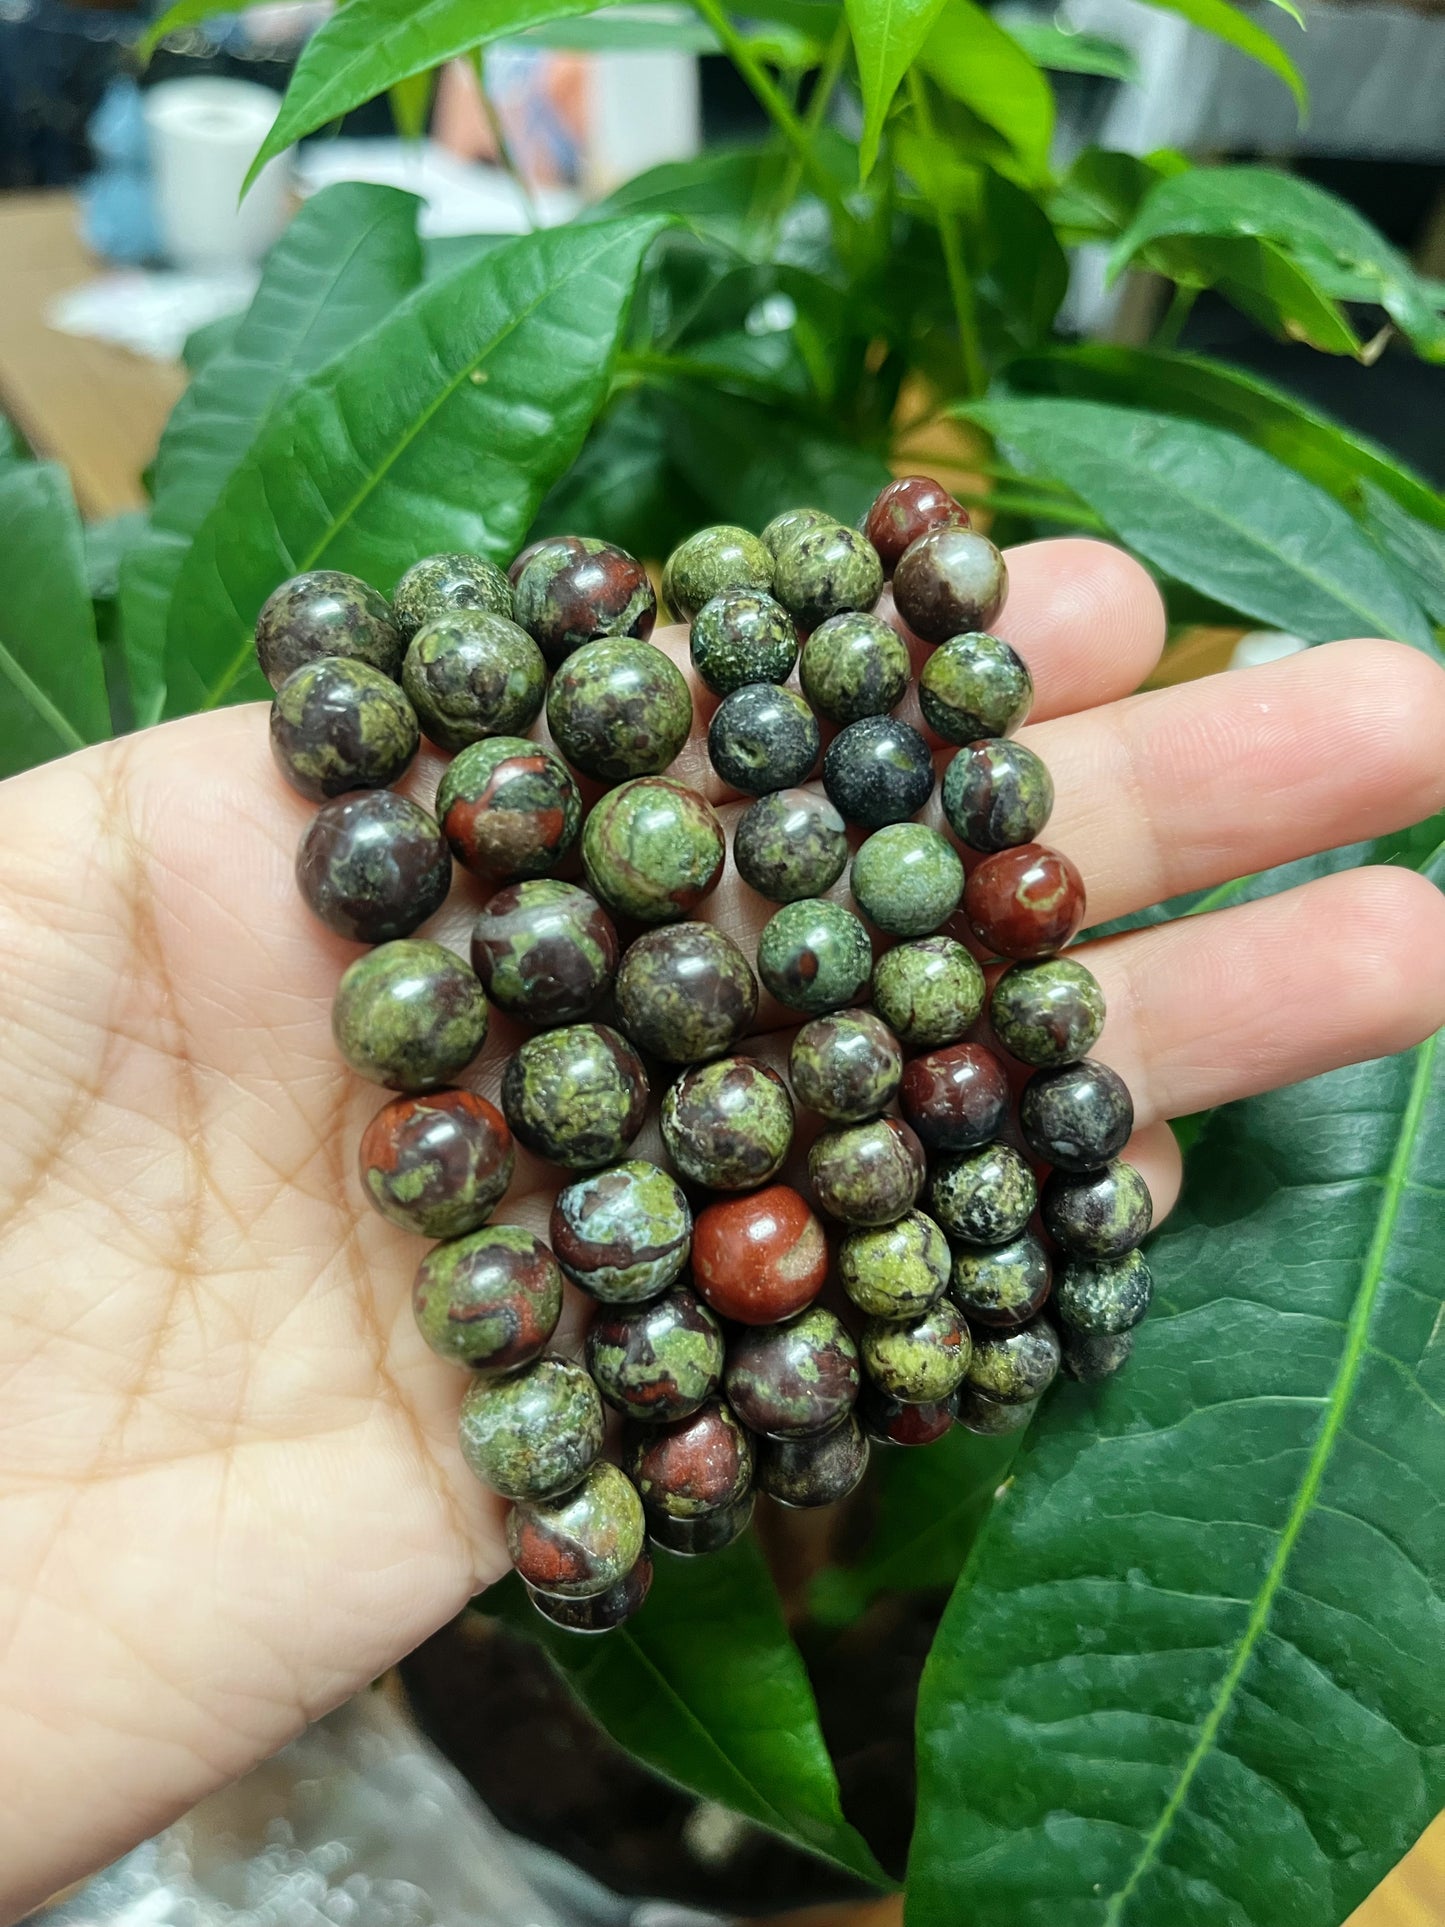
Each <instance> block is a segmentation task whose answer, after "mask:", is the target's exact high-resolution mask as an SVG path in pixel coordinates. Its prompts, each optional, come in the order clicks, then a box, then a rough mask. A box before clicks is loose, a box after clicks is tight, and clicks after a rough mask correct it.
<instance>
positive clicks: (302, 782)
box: [271, 656, 421, 803]
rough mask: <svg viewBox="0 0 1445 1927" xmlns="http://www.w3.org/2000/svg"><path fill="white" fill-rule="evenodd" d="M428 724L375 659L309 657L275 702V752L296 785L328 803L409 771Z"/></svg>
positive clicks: (283, 771) (278, 764) (383, 784)
mask: <svg viewBox="0 0 1445 1927" xmlns="http://www.w3.org/2000/svg"><path fill="white" fill-rule="evenodd" d="M420 742H421V732H420V730H419V729H418V727H417V720H416V715H415V712H414V711H413V709H412V706H411V704H410V703H409V702H408V701H407V699H406V697H405V696H403V694H402V693H401V691H400V690H399V689H398V688H397V686H396V684H395V683H394V682H392V681H391V679H390V678H389V677H387V676H384V675H383V674H382V672H381V671H380V670H379V669H373V668H372V667H371V666H370V664H369V663H364V662H351V661H348V660H347V659H346V658H345V657H343V656H320V657H318V658H317V659H316V661H314V662H308V663H303V664H302V665H301V667H300V668H299V669H298V670H297V671H296V672H295V674H294V675H291V676H288V677H287V679H286V681H285V682H284V683H282V685H281V687H280V688H279V689H278V690H277V692H276V700H275V702H273V703H272V705H271V754H272V755H273V756H274V757H275V759H276V767H277V768H278V769H279V770H280V772H281V774H282V775H283V776H284V777H285V778H286V781H287V782H288V783H289V784H290V785H291V787H292V789H294V790H299V791H300V792H301V794H302V795H303V796H308V797H310V799H311V801H312V802H313V803H321V802H324V801H325V800H326V798H327V797H328V796H342V795H344V794H345V793H346V792H347V791H348V790H373V789H384V788H385V787H386V785H387V784H388V783H394V782H395V781H396V779H397V778H398V777H399V776H400V775H401V774H402V773H403V772H404V771H405V769H406V768H407V766H408V764H409V763H410V762H411V759H412V757H413V756H415V755H416V752H417V746H418V744H419V743H420Z"/></svg>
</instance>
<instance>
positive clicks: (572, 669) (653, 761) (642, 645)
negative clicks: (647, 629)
mask: <svg viewBox="0 0 1445 1927" xmlns="http://www.w3.org/2000/svg"><path fill="white" fill-rule="evenodd" d="M547 727H548V728H549V729H550V730H551V732H552V739H553V741H554V742H555V743H556V745H557V747H558V749H560V750H561V752H562V754H563V755H564V756H565V757H566V758H567V761H568V762H569V763H571V764H572V765H573V767H574V768H576V769H580V770H581V771H582V772H583V773H584V775H587V776H595V777H596V778H597V779H598V781H599V782H603V783H620V782H622V781H623V780H624V778H626V777H629V776H656V775H658V774H659V773H660V772H661V771H662V770H665V769H666V768H667V766H668V764H669V763H670V762H672V760H673V759H674V757H675V756H676V755H677V753H678V751H679V750H680V749H681V748H682V746H683V744H684V743H685V742H686V741H687V739H688V737H689V736H690V735H691V734H692V696H691V694H690V692H689V690H688V686H687V681H686V678H685V677H684V676H683V673H682V671H681V670H680V669H679V668H678V667H677V665H676V663H674V662H673V660H672V658H671V657H670V656H665V655H664V654H663V653H662V651H661V650H660V649H656V648H654V647H653V645H652V644H651V643H650V642H635V641H632V640H630V639H627V638H622V639H620V640H615V641H606V642H589V643H587V644H586V646H585V647H584V648H581V649H579V650H577V651H576V652H575V654H573V655H571V656H569V657H568V658H567V660H566V662H564V663H563V664H562V667H561V668H560V669H559V670H558V671H557V673H556V675H555V676H553V678H552V687H551V688H550V689H549V690H548V691H547Z"/></svg>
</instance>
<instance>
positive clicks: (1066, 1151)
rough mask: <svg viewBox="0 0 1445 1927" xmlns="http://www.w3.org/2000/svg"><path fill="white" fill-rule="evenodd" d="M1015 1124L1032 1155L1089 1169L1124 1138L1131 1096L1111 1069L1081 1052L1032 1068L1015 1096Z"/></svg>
mask: <svg viewBox="0 0 1445 1927" xmlns="http://www.w3.org/2000/svg"><path fill="white" fill-rule="evenodd" d="M1019 1125H1020V1127H1021V1129H1022V1131H1023V1134H1024V1139H1025V1141H1026V1142H1027V1144H1028V1147H1029V1149H1030V1150H1031V1151H1032V1152H1033V1153H1034V1155H1035V1157H1040V1158H1043V1159H1044V1160H1045V1162H1046V1163H1048V1164H1053V1165H1057V1166H1058V1167H1059V1168H1060V1169H1061V1170H1064V1171H1094V1170H1097V1169H1098V1168H1099V1166H1100V1165H1103V1164H1107V1163H1108V1162H1109V1160H1110V1158H1112V1157H1117V1156H1118V1154H1119V1152H1120V1151H1122V1150H1123V1148H1124V1146H1125V1145H1126V1144H1127V1143H1128V1142H1129V1138H1130V1135H1131V1133H1132V1132H1133V1129H1134V1100H1133V1098H1132V1097H1130V1095H1129V1087H1128V1085H1127V1084H1126V1083H1125V1082H1124V1080H1123V1078H1122V1077H1120V1075H1119V1073H1118V1072H1117V1071H1112V1070H1110V1069H1109V1066H1108V1065H1107V1064H1100V1063H1099V1062H1098V1061H1097V1060H1096V1059H1094V1058H1092V1057H1086V1058H1084V1059H1082V1060H1081V1061H1080V1062H1079V1063H1077V1064H1060V1065H1059V1066H1058V1067H1057V1068H1056V1069H1054V1070H1047V1071H1035V1072H1034V1074H1033V1076H1032V1077H1031V1078H1030V1079H1029V1081H1028V1083H1027V1084H1025V1085H1024V1088H1023V1095H1022V1096H1021V1097H1020V1099H1019Z"/></svg>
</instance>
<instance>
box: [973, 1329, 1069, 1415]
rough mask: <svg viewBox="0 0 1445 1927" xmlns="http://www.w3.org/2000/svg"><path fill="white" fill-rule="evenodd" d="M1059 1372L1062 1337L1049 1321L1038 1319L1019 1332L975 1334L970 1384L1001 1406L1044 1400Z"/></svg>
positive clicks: (1018, 1330)
mask: <svg viewBox="0 0 1445 1927" xmlns="http://www.w3.org/2000/svg"><path fill="white" fill-rule="evenodd" d="M1058 1371H1059V1340H1058V1334H1057V1333H1056V1332H1055V1330H1054V1328H1053V1326H1052V1325H1051V1324H1049V1322H1048V1320H1047V1319H1044V1318H1036V1319H1035V1320H1034V1321H1033V1323H1032V1324H1031V1325H1020V1326H1019V1327H1018V1329H1017V1330H1015V1331H986V1332H978V1333H977V1334H975V1337H974V1341H973V1356H972V1358H970V1360H969V1361H968V1373H967V1382H968V1384H969V1385H970V1386H971V1387H972V1389H973V1390H974V1391H976V1392H982V1394H983V1396H984V1397H985V1398H991V1399H994V1400H996V1401H997V1402H998V1403H999V1404H1000V1405H1028V1404H1032V1403H1033V1401H1034V1400H1035V1399H1037V1398H1041V1397H1042V1396H1043V1394H1044V1393H1045V1392H1046V1391H1047V1390H1048V1389H1049V1387H1050V1385H1052V1384H1053V1382H1054V1380H1055V1378H1056V1377H1057V1376H1058Z"/></svg>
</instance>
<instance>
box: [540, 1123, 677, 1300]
mask: <svg viewBox="0 0 1445 1927" xmlns="http://www.w3.org/2000/svg"><path fill="white" fill-rule="evenodd" d="M549 1236H550V1237H551V1240H552V1249H553V1251H554V1252H555V1253H556V1254H557V1262H558V1263H559V1264H560V1265H561V1267H562V1269H563V1271H565V1272H566V1274H567V1276H568V1277H569V1278H570V1279H571V1280H572V1282H573V1284H574V1285H580V1286H581V1287H582V1289H583V1291H585V1292H587V1293H589V1294H590V1295H591V1296H592V1297H593V1298H597V1299H600V1300H601V1302H602V1303H603V1304H604V1305H638V1304H642V1303H644V1302H645V1301H646V1300H647V1299H649V1298H656V1297H657V1296H658V1294H659V1293H660V1292H664V1291H666V1290H667V1288H668V1286H669V1285H670V1284H672V1283H673V1281H674V1280H675V1279H676V1278H677V1277H678V1276H679V1275H680V1273H681V1272H682V1269H683V1267H684V1266H685V1265H686V1263H687V1253H688V1247H689V1245H690V1244H691V1242H692V1213H691V1211H690V1210H689V1209H688V1204H687V1199H686V1198H685V1197H684V1196H683V1195H682V1192H681V1191H680V1190H679V1189H678V1188H677V1186H676V1185H675V1184H674V1183H673V1181H672V1179H671V1178H670V1177H669V1176H668V1175H667V1173H666V1171H664V1170H661V1169H660V1168H659V1167H658V1166H657V1165H655V1164H649V1163H648V1162H647V1161H646V1159H645V1158H631V1159H629V1160H628V1162H627V1163H625V1164H614V1165H613V1166H612V1167H611V1169H610V1170H607V1171H597V1172H594V1173H593V1174H592V1176H590V1177H585V1178H579V1179H578V1180H577V1182H576V1183H575V1184H569V1185H568V1186H567V1187H566V1188H565V1190H562V1191H559V1192H558V1194H557V1199H556V1202H555V1203H554V1204H553V1206H552V1223H551V1229H550V1232H549Z"/></svg>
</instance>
